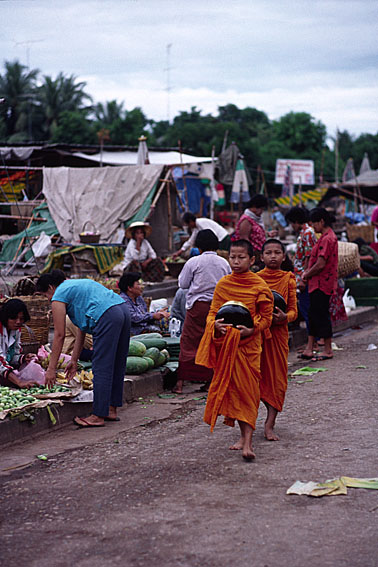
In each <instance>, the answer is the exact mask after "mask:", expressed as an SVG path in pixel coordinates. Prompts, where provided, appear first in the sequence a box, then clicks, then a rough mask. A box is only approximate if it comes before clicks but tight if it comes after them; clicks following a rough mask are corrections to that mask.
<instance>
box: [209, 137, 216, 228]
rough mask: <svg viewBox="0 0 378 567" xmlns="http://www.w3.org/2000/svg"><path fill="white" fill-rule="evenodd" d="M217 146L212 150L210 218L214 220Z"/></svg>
mask: <svg viewBox="0 0 378 567" xmlns="http://www.w3.org/2000/svg"><path fill="white" fill-rule="evenodd" d="M214 175H215V146H213V147H212V148H211V181H210V218H211V219H212V220H214V196H213V192H214V191H215V179H214Z"/></svg>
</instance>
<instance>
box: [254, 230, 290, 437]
mask: <svg viewBox="0 0 378 567" xmlns="http://www.w3.org/2000/svg"><path fill="white" fill-rule="evenodd" d="M261 257H262V260H263V262H264V264H265V268H264V269H263V270H261V271H260V272H258V273H257V274H258V275H259V276H260V277H261V278H263V280H264V281H265V282H266V283H267V285H268V286H269V287H270V289H271V290H274V291H277V292H278V293H279V294H280V295H282V297H283V298H284V300H285V302H286V305H287V310H286V313H285V312H284V311H282V310H281V309H280V308H278V307H275V308H274V311H273V321H272V326H271V329H270V331H271V336H270V337H269V338H267V337H264V338H263V343H262V353H261V382H260V395H261V400H262V402H263V403H264V404H265V406H266V408H267V411H268V413H267V418H266V421H265V427H264V434H265V437H266V439H268V441H278V439H279V437H278V435H277V434H276V433H275V432H274V425H275V422H276V417H277V413H278V412H280V411H282V407H283V404H284V400H285V393H286V389H287V357H288V354H289V331H288V323H290V322H291V321H295V319H296V318H297V295H296V281H295V276H294V274H293V273H292V272H286V271H283V270H281V266H282V263H283V262H284V260H285V247H284V245H283V244H282V242H280V241H279V240H276V239H274V238H271V239H269V240H266V241H265V243H264V245H263V248H262V255H261Z"/></svg>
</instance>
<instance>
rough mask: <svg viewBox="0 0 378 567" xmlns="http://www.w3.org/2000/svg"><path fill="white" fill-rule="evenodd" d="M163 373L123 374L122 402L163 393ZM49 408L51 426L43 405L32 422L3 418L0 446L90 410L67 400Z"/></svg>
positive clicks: (59, 425)
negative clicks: (51, 414)
mask: <svg viewBox="0 0 378 567" xmlns="http://www.w3.org/2000/svg"><path fill="white" fill-rule="evenodd" d="M163 390H164V385H163V374H162V372H161V371H160V370H150V371H149V372H146V373H145V374H140V375H139V376H125V385H124V389H123V402H124V403H132V402H134V401H136V400H138V399H139V398H145V397H147V396H152V395H156V394H159V393H161V392H163ZM50 409H51V411H52V412H53V414H54V417H55V418H56V424H55V425H53V424H52V422H51V419H50V415H49V413H48V411H47V408H40V409H36V410H35V411H34V412H33V415H34V417H35V421H34V422H33V423H32V422H31V421H28V420H26V421H19V420H18V418H15V419H9V418H5V419H4V420H2V421H0V447H2V446H5V445H9V444H11V443H15V442H18V441H24V440H26V439H30V438H31V437H33V436H35V435H38V434H41V433H48V432H51V431H53V430H55V431H56V430H57V429H60V428H61V427H64V426H65V425H67V424H69V423H71V422H72V420H73V418H74V417H75V416H79V417H83V416H85V415H88V414H89V413H90V412H91V410H92V403H91V402H83V403H70V402H65V403H64V402H63V405H62V406H60V405H58V404H51V405H50Z"/></svg>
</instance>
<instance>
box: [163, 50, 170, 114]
mask: <svg viewBox="0 0 378 567" xmlns="http://www.w3.org/2000/svg"><path fill="white" fill-rule="evenodd" d="M171 47H172V43H168V45H167V47H166V50H167V67H166V68H165V69H164V70H165V71H166V73H167V86H166V88H165V90H166V91H167V120H168V124H170V122H171V109H170V94H171V90H172V87H171V73H170V72H171V69H172V67H171Z"/></svg>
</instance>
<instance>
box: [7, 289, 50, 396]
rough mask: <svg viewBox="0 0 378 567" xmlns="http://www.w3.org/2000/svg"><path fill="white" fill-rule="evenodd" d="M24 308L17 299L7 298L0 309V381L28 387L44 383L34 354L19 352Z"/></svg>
mask: <svg viewBox="0 0 378 567" xmlns="http://www.w3.org/2000/svg"><path fill="white" fill-rule="evenodd" d="M29 319H30V316H29V312H28V309H27V307H26V305H25V303H24V302H23V301H21V300H20V299H10V300H9V301H7V302H6V303H4V304H3V305H2V306H1V309H0V385H1V386H10V387H12V386H13V387H14V386H17V387H18V388H30V387H31V386H34V385H35V384H44V370H43V369H42V368H41V366H40V365H39V364H38V363H37V362H36V359H37V357H36V355H35V354H31V353H30V354H25V355H23V354H22V353H21V331H20V327H21V326H22V325H23V324H24V323H26V322H27V321H29Z"/></svg>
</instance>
